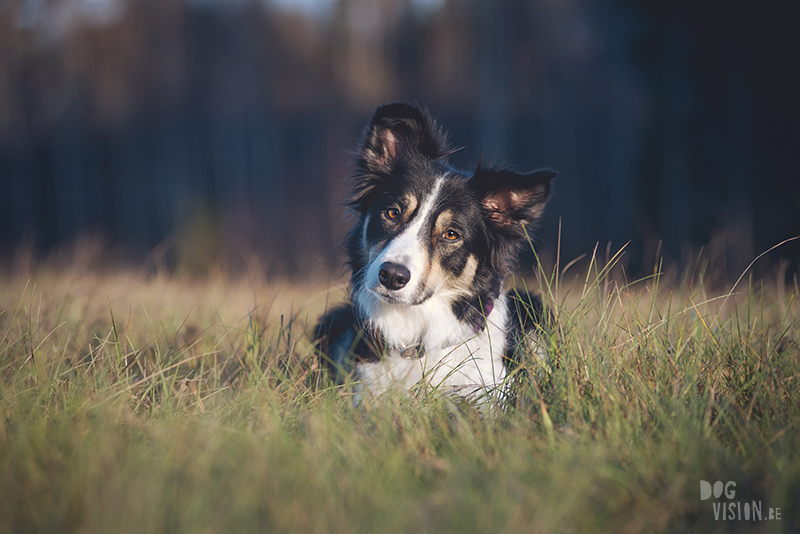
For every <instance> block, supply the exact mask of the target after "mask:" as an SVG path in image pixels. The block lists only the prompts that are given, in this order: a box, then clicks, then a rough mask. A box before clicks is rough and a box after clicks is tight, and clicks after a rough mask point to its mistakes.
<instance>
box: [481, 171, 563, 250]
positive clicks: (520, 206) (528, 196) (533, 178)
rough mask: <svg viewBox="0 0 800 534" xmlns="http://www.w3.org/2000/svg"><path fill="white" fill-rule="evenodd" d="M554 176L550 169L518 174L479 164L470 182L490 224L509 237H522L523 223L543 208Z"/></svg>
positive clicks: (532, 218)
mask: <svg viewBox="0 0 800 534" xmlns="http://www.w3.org/2000/svg"><path fill="white" fill-rule="evenodd" d="M555 175H556V172H555V171H553V170H550V169H540V170H536V171H532V172H529V173H517V172H514V171H510V170H506V169H493V168H482V167H478V169H477V170H476V171H475V175H474V176H473V177H472V180H471V185H472V188H473V189H474V190H475V191H476V192H477V193H478V196H479V198H480V199H481V200H482V203H483V213H484V216H485V217H486V220H487V221H488V222H489V224H490V225H491V226H492V227H494V228H496V229H498V230H503V231H506V232H508V233H510V234H511V235H512V236H515V237H523V236H524V235H525V229H524V228H525V226H527V225H528V224H530V223H532V222H535V221H536V219H538V218H539V216H540V215H541V214H542V212H543V211H544V206H545V203H546V202H547V199H548V197H549V196H550V182H551V180H552V179H553V177H554V176H555Z"/></svg>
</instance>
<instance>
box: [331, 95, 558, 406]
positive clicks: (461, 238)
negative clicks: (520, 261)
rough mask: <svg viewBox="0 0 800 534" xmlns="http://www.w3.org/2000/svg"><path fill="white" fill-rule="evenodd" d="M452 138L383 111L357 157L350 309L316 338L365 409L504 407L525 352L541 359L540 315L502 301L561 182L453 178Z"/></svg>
mask: <svg viewBox="0 0 800 534" xmlns="http://www.w3.org/2000/svg"><path fill="white" fill-rule="evenodd" d="M451 152H452V150H451V149H450V148H449V146H448V143H447V137H446V135H445V134H444V133H443V132H442V130H441V129H440V128H439V127H438V126H437V124H436V123H435V122H434V120H433V119H432V118H431V117H430V115H428V113H427V112H426V111H424V110H421V109H419V108H417V107H414V106H410V105H406V104H388V105H385V106H382V107H379V108H378V109H377V110H376V111H375V115H374V116H373V118H372V122H371V123H370V125H369V126H368V128H367V129H366V131H365V133H364V136H363V139H362V141H361V144H360V146H359V148H358V150H357V153H356V168H357V172H356V174H355V176H354V177H353V178H352V189H351V192H350V195H349V198H348V199H347V205H348V206H349V207H350V208H351V209H352V211H353V213H354V214H355V217H356V219H357V220H356V223H355V225H354V226H353V228H352V230H351V231H350V233H349V235H348V236H347V238H346V241H345V247H346V250H347V252H348V254H349V260H350V261H349V262H350V267H351V269H352V278H351V282H350V291H349V302H348V303H347V304H345V305H342V306H340V307H338V308H335V309H333V310H330V311H329V312H328V313H326V314H325V315H324V316H323V318H322V319H321V322H320V324H319V326H318V327H317V338H318V339H317V342H318V347H319V349H320V351H321V352H322V353H323V358H324V359H325V361H326V362H327V363H328V366H329V368H330V369H331V370H332V371H333V373H334V375H335V376H336V377H337V378H338V380H339V381H340V382H343V381H344V380H345V379H346V378H347V377H348V376H352V377H353V378H354V379H355V380H356V382H355V387H356V391H355V393H356V402H360V401H361V400H363V399H365V397H368V396H369V397H372V396H380V395H382V394H384V393H385V392H387V391H389V390H391V389H397V390H399V391H406V392H408V391H415V390H417V389H420V388H421V389H422V390H423V391H424V390H430V389H436V390H443V391H447V392H450V393H455V394H456V395H458V396H461V397H466V398H468V399H475V400H478V399H484V400H485V399H489V400H497V399H499V398H500V397H502V396H504V395H505V392H504V388H502V386H503V385H504V382H505V379H506V376H507V369H506V366H507V365H508V364H509V363H511V362H512V360H513V359H514V357H515V353H516V351H517V348H518V346H519V345H520V344H524V345H526V346H527V347H528V348H529V349H531V350H533V351H534V352H535V353H536V354H537V355H538V356H539V357H540V358H543V357H544V356H543V354H544V353H543V349H542V347H541V345H540V344H539V343H538V342H537V340H536V334H535V330H536V329H537V323H538V321H539V319H538V317H541V303H540V301H539V300H538V299H534V298H529V297H527V296H525V298H522V299H520V298H519V296H518V295H517V294H516V293H514V292H509V293H504V292H503V280H504V279H505V277H506V276H507V275H508V274H509V272H510V270H511V267H512V264H513V262H514V260H515V257H516V254H517V251H518V249H519V246H520V245H521V244H523V243H525V242H527V240H528V236H529V234H528V232H529V230H530V229H531V227H532V226H533V224H534V223H535V221H536V220H537V219H538V218H539V216H540V215H541V213H542V210H543V208H544V205H545V202H546V201H547V198H548V196H549V195H550V182H551V180H552V178H553V177H554V176H555V175H556V173H555V172H553V171H551V170H549V169H543V170H537V171H533V172H530V173H525V174H523V173H519V172H515V171H513V170H511V169H507V168H499V167H486V166H483V165H480V164H479V165H478V167H477V168H476V169H475V170H474V171H473V172H464V171H460V170H457V169H454V168H453V167H451V166H450V165H449V164H448V163H447V160H446V157H447V156H448V154H449V153H451Z"/></svg>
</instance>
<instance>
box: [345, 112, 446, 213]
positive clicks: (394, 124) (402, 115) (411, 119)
mask: <svg viewBox="0 0 800 534" xmlns="http://www.w3.org/2000/svg"><path fill="white" fill-rule="evenodd" d="M448 153H449V148H448V144H447V136H446V135H445V134H444V133H443V132H442V131H441V130H440V129H439V127H438V126H437V125H436V122H435V121H434V120H433V119H432V118H431V116H430V115H429V114H428V113H427V112H426V111H424V110H422V109H420V108H417V107H415V106H411V105H408V104H386V105H384V106H380V107H379V108H378V109H376V110H375V115H373V117H372V122H371V123H370V125H369V127H368V128H367V130H366V131H365V133H364V137H363V140H362V142H361V145H360V148H359V150H358V152H357V154H356V166H357V168H358V172H357V174H356V176H355V178H354V184H353V191H352V192H351V195H350V199H349V200H348V204H349V205H350V206H351V207H352V208H355V209H357V210H360V211H363V210H364V209H365V208H366V206H368V205H369V204H370V202H371V199H372V198H373V197H374V195H375V194H376V193H378V192H379V191H380V186H381V185H382V184H383V183H384V182H385V181H386V180H387V179H388V178H389V177H390V176H391V175H392V173H393V171H394V170H395V169H396V167H397V166H398V165H400V164H402V163H404V162H405V161H406V160H407V159H409V158H424V159H428V160H436V159H440V158H443V157H445V156H446V155H447V154H448Z"/></svg>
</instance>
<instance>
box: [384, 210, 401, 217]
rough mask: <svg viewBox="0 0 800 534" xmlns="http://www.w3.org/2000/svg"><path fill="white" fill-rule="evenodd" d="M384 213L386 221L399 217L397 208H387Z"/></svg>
mask: <svg viewBox="0 0 800 534" xmlns="http://www.w3.org/2000/svg"><path fill="white" fill-rule="evenodd" d="M384 213H386V218H387V219H397V218H398V217H400V210H399V209H397V208H389V209H388V210H386V211H385V212H384Z"/></svg>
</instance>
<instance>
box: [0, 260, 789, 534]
mask: <svg viewBox="0 0 800 534" xmlns="http://www.w3.org/2000/svg"><path fill="white" fill-rule="evenodd" d="M603 265H604V262H600V264H598V262H595V261H584V262H583V263H581V264H579V265H575V266H572V267H571V268H570V270H569V272H567V274H566V275H565V276H563V277H562V276H561V275H560V274H559V276H558V277H555V276H552V277H549V276H545V277H543V278H542V279H541V280H538V281H536V280H527V281H526V280H517V281H516V283H517V285H518V286H522V285H523V284H525V283H527V284H529V285H534V286H536V287H537V288H540V289H541V291H542V293H543V294H544V298H545V301H546V302H548V303H549V305H550V306H551V308H552V310H553V312H554V315H555V317H556V326H555V327H554V328H553V329H552V330H551V332H550V334H549V335H547V336H545V340H546V343H547V344H548V347H549V350H550V353H551V355H552V358H551V362H550V364H549V365H547V366H541V365H534V364H533V363H532V362H533V360H526V361H524V362H523V364H524V365H525V366H528V367H530V369H529V371H530V372H529V373H527V376H528V377H529V379H527V380H525V379H522V380H520V381H519V384H518V386H517V387H518V394H517V400H516V404H515V406H513V407H506V408H504V409H502V410H501V409H497V410H494V411H492V410H480V409H477V408H475V407H473V406H470V405H467V404H464V405H459V406H454V405H453V404H452V403H449V402H448V401H446V400H445V399H442V398H439V397H437V396H436V395H429V396H421V397H404V398H400V397H397V398H392V399H386V400H385V401H384V402H380V403H373V404H370V405H368V406H361V407H354V406H353V405H352V402H351V400H350V395H349V390H348V388H338V389H337V388H335V387H333V386H332V385H331V384H330V383H329V382H328V381H327V379H326V377H325V375H324V374H322V373H321V372H320V369H319V365H318V364H317V358H316V356H315V353H314V349H313V347H311V346H310V345H309V342H308V340H307V337H306V333H307V332H308V331H310V330H311V328H312V326H313V323H314V321H315V319H316V318H317V317H318V315H319V313H320V312H321V311H322V310H323V309H324V307H325V305H326V302H336V301H339V300H340V299H341V298H342V296H343V294H344V288H343V287H342V286H341V285H328V284H318V285H313V284H311V285H306V284H296V285H295V284H290V283H286V282H281V283H278V282H274V283H273V282H270V281H268V280H264V279H263V277H262V276H259V275H258V274H257V273H255V274H250V275H243V276H239V277H233V276H225V275H221V274H218V275H214V274H211V275H209V276H206V277H203V278H189V277H179V276H170V275H153V274H150V275H145V274H142V273H139V272H137V271H135V270H125V269H120V270H112V271H96V270H92V269H88V268H84V267H82V266H80V265H72V266H58V267H56V266H53V265H50V266H47V265H43V266H40V267H35V268H31V269H27V270H25V271H24V272H17V273H15V274H8V273H7V274H4V275H2V277H0V496H1V498H0V533H5V532H9V533H11V532H14V533H22V532H86V533H93V532H131V533H142V532H193V533H198V532H320V533H327V532H367V533H370V532H460V533H466V532H508V533H515V532H582V533H586V532H589V533H591V532H620V533H624V532H698V533H700V532H716V531H724V532H751V531H756V532H787V531H795V532H797V531H800V514H798V508H799V507H800V429H798V423H799V422H800V395H798V394H797V392H798V373H800V339H799V337H800V336H799V335H798V319H799V318H800V302H798V296H800V289H799V288H798V285H797V282H796V281H795V282H794V283H793V284H792V283H785V282H784V280H782V279H781V278H780V277H776V278H775V279H772V280H759V279H752V278H750V277H749V276H744V277H743V278H742V279H741V281H740V282H739V283H738V285H737V286H736V287H735V288H733V291H730V289H731V288H730V287H729V288H727V289H726V290H724V291H723V290H710V289H708V288H707V285H706V284H704V282H703V276H702V270H701V269H694V268H687V270H686V273H685V274H682V275H678V274H673V275H672V276H670V277H667V276H656V275H654V276H653V277H650V278H648V279H647V280H643V281H638V282H636V283H626V282H624V277H623V276H622V274H621V273H620V272H618V270H616V269H612V268H611V267H613V261H611V262H610V263H609V264H608V265H607V266H605V267H604V266H603ZM547 271H548V270H545V272H547ZM562 271H563V269H562ZM557 278H559V279H558V280H557ZM701 481H708V482H709V483H710V485H711V486H712V487H713V486H714V485H715V482H717V481H720V482H722V483H723V484H726V483H727V482H734V483H735V486H733V485H727V486H726V487H725V489H726V491H727V494H726V493H723V494H722V495H720V496H719V497H717V496H715V495H712V496H711V497H710V498H708V499H706V500H701V492H700V489H701ZM726 495H728V496H730V498H729V497H728V496H726ZM730 503H733V504H734V506H733V507H730V506H728V507H727V508H725V510H727V514H726V515H728V516H735V519H728V520H723V519H722V517H721V516H720V517H719V519H715V510H716V513H717V514H721V513H722V512H720V509H719V507H720V506H721V505H722V504H725V505H729V504H730ZM753 503H755V504H753ZM756 507H758V508H760V510H759V511H760V513H761V516H762V520H761V521H753V518H752V514H753V513H754V512H753V511H754V510H755V509H757V508H756ZM745 509H746V510H747V515H748V516H750V520H745ZM770 509H772V513H774V514H775V515H774V516H773V517H774V519H772V520H764V519H765V518H768V517H769V515H770V513H771V512H770ZM778 514H779V517H780V519H778V518H777V517H778Z"/></svg>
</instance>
